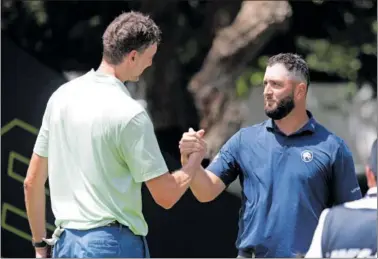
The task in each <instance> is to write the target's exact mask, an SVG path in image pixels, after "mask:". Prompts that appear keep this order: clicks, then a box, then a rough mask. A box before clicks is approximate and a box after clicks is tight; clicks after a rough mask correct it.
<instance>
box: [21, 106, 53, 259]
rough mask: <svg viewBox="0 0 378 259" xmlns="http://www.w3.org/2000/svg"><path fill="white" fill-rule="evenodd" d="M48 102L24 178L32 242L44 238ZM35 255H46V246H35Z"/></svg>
mask: <svg viewBox="0 0 378 259" xmlns="http://www.w3.org/2000/svg"><path fill="white" fill-rule="evenodd" d="M49 106H50V105H49V103H48V104H47V107H46V111H45V114H44V115H43V119H42V125H41V128H40V130H39V133H38V137H37V140H36V143H35V145H34V149H33V154H32V157H31V159H30V163H29V168H28V171H27V174H26V178H25V180H24V194H25V207H26V213H27V216H28V220H29V225H30V229H31V233H32V238H33V242H36V243H39V242H42V238H46V223H45V222H46V214H45V213H46V212H45V211H46V200H45V199H46V198H45V183H46V180H47V177H48V158H47V156H48V145H49V115H50V114H49V112H50V111H49V110H50V108H49ZM35 250H36V257H47V256H48V255H47V247H45V248H37V247H36V248H35Z"/></svg>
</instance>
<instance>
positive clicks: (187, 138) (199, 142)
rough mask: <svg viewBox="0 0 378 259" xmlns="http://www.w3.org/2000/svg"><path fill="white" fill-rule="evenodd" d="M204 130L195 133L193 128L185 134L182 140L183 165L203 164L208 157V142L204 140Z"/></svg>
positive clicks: (180, 146)
mask: <svg viewBox="0 0 378 259" xmlns="http://www.w3.org/2000/svg"><path fill="white" fill-rule="evenodd" d="M204 134H205V131H204V130H199V131H197V132H196V131H194V130H193V129H192V128H190V129H189V131H188V132H185V133H184V134H183V136H182V138H181V140H180V145H179V148H180V153H181V164H182V166H184V165H186V164H187V163H188V162H191V164H192V163H193V164H199V165H200V164H201V163H202V160H203V158H204V157H205V155H206V148H207V145H206V142H205V140H204V139H203V135H204Z"/></svg>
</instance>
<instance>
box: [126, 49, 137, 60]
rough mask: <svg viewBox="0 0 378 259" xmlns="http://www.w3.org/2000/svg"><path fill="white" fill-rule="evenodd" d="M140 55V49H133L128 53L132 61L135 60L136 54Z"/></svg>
mask: <svg viewBox="0 0 378 259" xmlns="http://www.w3.org/2000/svg"><path fill="white" fill-rule="evenodd" d="M137 55H138V51H136V50H132V51H130V53H129V54H128V55H127V57H128V59H129V61H130V62H134V61H135V59H136V56H137Z"/></svg>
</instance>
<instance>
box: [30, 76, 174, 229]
mask: <svg viewBox="0 0 378 259" xmlns="http://www.w3.org/2000/svg"><path fill="white" fill-rule="evenodd" d="M34 152H35V153H36V154H38V155H39V156H43V157H48V177H49V178H48V180H49V185H50V197H51V204H52V211H53V213H54V216H55V219H56V220H55V224H56V226H60V227H63V228H71V229H79V230H86V229H91V228H96V227H101V226H104V225H107V224H109V223H111V222H113V221H118V222H119V223H121V224H123V225H126V226H129V228H130V229H131V231H132V232H133V233H134V234H136V235H142V236H146V235H147V233H148V225H147V223H146V221H145V218H144V216H143V213H142V195H141V185H142V182H145V181H147V180H150V179H153V178H155V177H158V176H160V175H162V174H164V173H166V172H167V171H168V168H167V166H166V163H165V161H164V159H163V156H162V154H161V151H160V148H159V145H158V143H157V140H156V136H155V133H154V128H153V124H152V122H151V119H150V118H149V116H148V114H147V112H146V111H145V109H144V108H143V107H142V106H141V105H140V104H139V103H138V102H137V101H135V100H134V99H133V98H132V97H131V96H130V93H129V92H128V91H127V89H126V87H125V86H124V84H123V83H122V82H121V81H119V80H118V79H116V78H115V77H113V76H109V75H105V74H101V73H99V72H95V71H94V70H91V71H90V72H88V73H87V74H85V75H83V76H81V77H79V78H76V79H74V80H72V81H70V82H68V83H66V84H64V85H62V86H61V87H59V88H58V89H57V90H56V91H55V92H54V93H53V95H52V96H51V97H50V99H49V101H48V103H47V107H46V110H45V113H44V116H43V121H42V126H41V128H40V131H39V134H38V137H37V140H36V143H35V147H34Z"/></svg>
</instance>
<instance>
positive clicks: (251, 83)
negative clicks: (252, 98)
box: [236, 56, 268, 98]
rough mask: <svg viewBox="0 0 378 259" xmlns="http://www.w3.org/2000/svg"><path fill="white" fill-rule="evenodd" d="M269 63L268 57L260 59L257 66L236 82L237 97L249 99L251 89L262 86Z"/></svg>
mask: <svg viewBox="0 0 378 259" xmlns="http://www.w3.org/2000/svg"><path fill="white" fill-rule="evenodd" d="M267 61H268V57H267V56H261V57H259V58H258V60H257V64H255V65H253V66H251V67H249V68H248V69H246V71H245V72H244V73H243V74H242V75H241V76H240V77H239V78H238V79H237V80H236V95H237V97H239V98H247V97H248V93H249V91H250V89H251V87H256V86H261V85H262V83H263V80H264V71H265V67H266V63H267Z"/></svg>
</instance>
